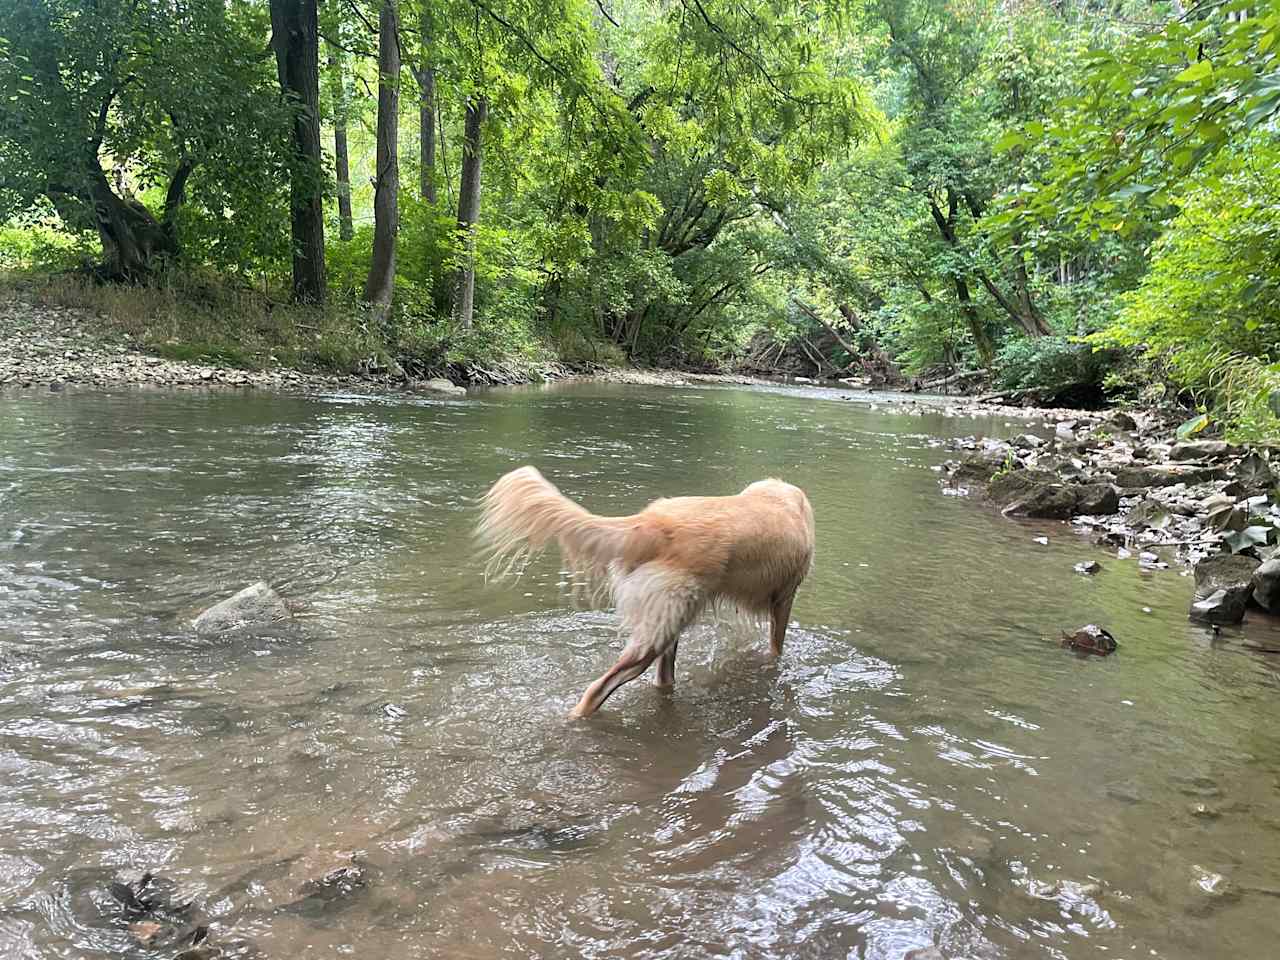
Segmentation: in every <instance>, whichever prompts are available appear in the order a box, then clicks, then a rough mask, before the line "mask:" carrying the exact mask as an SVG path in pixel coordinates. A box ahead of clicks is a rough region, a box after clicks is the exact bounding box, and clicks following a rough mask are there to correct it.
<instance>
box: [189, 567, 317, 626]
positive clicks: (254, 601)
mask: <svg viewBox="0 0 1280 960" xmlns="http://www.w3.org/2000/svg"><path fill="white" fill-rule="evenodd" d="M292 616H293V614H292V613H291V612H290V610H289V606H288V604H286V603H285V602H284V600H282V599H281V598H280V595H279V594H278V593H276V592H275V591H274V590H272V589H271V586H270V585H269V584H268V583H267V582H266V581H265V580H259V581H258V582H257V583H255V584H253V585H251V586H248V587H245V588H244V589H243V590H241V591H240V592H239V593H237V594H235V595H234V596H231V597H228V598H227V599H226V600H223V601H221V602H219V603H215V604H214V605H213V606H212V607H210V608H209V609H208V610H206V611H205V612H204V613H202V614H200V616H198V617H196V618H195V620H194V621H193V622H192V626H194V627H195V631H196V633H197V634H199V635H200V636H202V637H209V636H215V635H217V634H219V633H225V632H226V631H228V630H233V629H235V628H237V627H249V626H264V625H266V624H269V623H278V622H280V621H282V620H288V619H290V618H291V617H292Z"/></svg>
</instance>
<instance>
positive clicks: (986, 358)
mask: <svg viewBox="0 0 1280 960" xmlns="http://www.w3.org/2000/svg"><path fill="white" fill-rule="evenodd" d="M958 202H959V201H958V198H957V196H956V194H955V193H954V191H952V190H950V189H948V190H947V213H946V214H945V215H944V214H943V212H942V210H941V209H940V208H939V207H938V204H937V203H936V202H935V201H934V199H933V197H930V198H929V213H931V214H932V215H933V222H934V223H935V224H937V226H938V232H939V233H941V234H942V238H943V239H944V240H946V241H947V246H949V247H952V248H953V249H954V248H956V247H958V246H959V240H958V238H957V237H956V230H955V222H956V207H957V205H958ZM951 280H952V282H953V283H954V284H955V288H956V300H958V301H959V303H960V309H961V310H962V311H963V312H964V319H965V322H966V323H967V324H968V325H969V333H970V334H971V335H972V337H973V345H974V346H975V347H977V348H978V356H980V357H981V358H982V362H983V363H984V364H987V365H990V363H991V361H992V359H993V358H994V357H995V347H994V346H993V345H992V343H991V338H990V337H989V336H987V331H986V330H985V329H984V328H983V326H982V320H981V318H980V317H979V316H978V310H977V308H976V307H975V306H974V303H973V298H972V297H971V296H970V295H969V284H968V282H967V281H966V280H965V278H964V277H963V276H962V275H961V274H960V273H958V272H957V273H953V274H952V276H951Z"/></svg>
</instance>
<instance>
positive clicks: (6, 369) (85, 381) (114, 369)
mask: <svg viewBox="0 0 1280 960" xmlns="http://www.w3.org/2000/svg"><path fill="white" fill-rule="evenodd" d="M167 346H168V347H170V348H171V349H176V348H179V347H182V346H183V345H182V344H172V345H167ZM427 373H428V374H429V375H427V376H412V375H410V374H409V373H407V372H406V371H405V370H404V369H403V368H402V367H400V366H399V365H398V364H381V365H380V364H377V363H368V364H365V365H364V367H363V369H361V370H359V371H358V372H354V373H338V372H333V371H323V370H314V369H311V370H308V369H301V368H299V367H297V366H293V365H290V364H287V363H284V362H282V361H281V362H277V363H274V364H270V365H265V366H260V367H256V368H255V367H250V366H244V365H240V364H236V363H231V362H228V361H226V360H220V359H217V358H216V357H197V358H194V359H181V358H175V357H172V356H165V355H162V354H161V353H160V352H158V351H157V350H156V349H153V348H152V347H151V346H150V345H149V344H146V343H143V342H140V340H139V338H138V337H136V336H132V335H130V333H128V332H127V331H126V330H125V329H122V327H121V326H120V325H119V324H115V323H113V322H111V321H110V320H108V319H106V318H104V317H102V316H100V315H99V314H97V313H96V312H94V311H92V310H88V309H85V308H83V307H76V306H68V305H65V304H58V303H46V302H37V301H36V300H34V299H32V298H31V297H29V296H27V295H24V294H23V292H22V291H21V290H17V289H10V290H8V291H5V292H3V293H0V389H6V390H9V391H13V390H23V389H27V390H30V389H53V390H60V389H63V388H65V387H117V386H135V387H172V388H180V389H181V388H237V389H246V388H258V389H273V390H290V391H311V390H332V389H334V388H336V387H345V388H356V387H359V388H363V389H373V390H385V391H409V392H413V391H418V390H425V391H440V392H445V393H455V394H461V392H463V391H464V390H465V388H466V387H468V386H471V387H474V386H490V385H495V384H502V383H509V384H514V383H531V382H545V381H555V380H569V379H584V378H586V379H594V380H600V381H603V382H609V383H623V384H635V385H638V386H673V387H674V386H687V385H690V384H716V385H724V386H734V385H736V386H763V387H776V386H780V385H787V386H793V385H798V386H803V387H810V388H813V389H819V390H823V391H828V390H829V391H830V396H831V398H832V399H836V400H847V401H860V402H869V403H872V404H873V405H877V406H879V405H883V406H885V407H892V408H893V409H894V410H898V411H901V412H905V413H917V414H925V413H934V414H938V413H940V414H943V415H945V416H954V417H969V416H997V417H1003V418H1006V419H1018V420H1026V421H1044V422H1048V423H1053V422H1058V421H1063V420H1070V419H1072V418H1075V417H1079V416H1080V414H1079V412H1078V411H1073V410H1066V409H1053V408H1044V407H1024V406H1011V405H1008V404H998V403H984V402H982V401H981V400H980V399H978V398H974V397H966V396H955V395H953V396H944V395H930V394H920V393H894V392H892V391H875V392H873V391H869V390H866V389H858V388H856V387H852V386H850V385H848V384H843V383H839V382H830V383H824V382H817V381H814V380H811V379H807V378H789V379H782V378H765V377H759V376H751V375H746V374H737V373H708V372H696V371H674V370H644V369H637V368H634V367H621V366H610V365H606V364H603V363H586V362H579V363H567V362H564V361H562V360H546V361H542V362H536V363H535V362H527V363H523V364H521V365H518V366H516V365H513V366H509V367H506V368H504V369H502V370H492V369H489V368H487V367H481V368H477V369H468V368H467V367H466V366H465V365H462V366H459V367H458V368H456V369H453V370H447V371H438V372H437V371H427ZM444 373H449V374H450V376H449V377H448V378H447V379H446V378H445V377H444V376H443V374H444Z"/></svg>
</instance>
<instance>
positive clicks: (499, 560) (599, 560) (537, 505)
mask: <svg viewBox="0 0 1280 960" xmlns="http://www.w3.org/2000/svg"><path fill="white" fill-rule="evenodd" d="M481 506H482V514H481V517H480V525H479V529H478V530H477V535H478V537H479V540H480V543H481V545H482V547H483V549H484V550H485V552H486V553H487V554H488V557H489V561H488V565H487V566H486V567H485V576H486V578H488V579H501V578H502V577H505V576H508V575H511V574H517V575H518V574H519V572H520V570H522V569H523V566H524V564H525V563H526V562H527V561H528V559H529V558H530V557H531V556H533V555H534V554H536V553H539V552H540V551H542V550H544V549H545V548H546V546H547V545H548V544H549V543H551V542H552V541H553V540H554V541H555V543H556V545H557V546H558V547H559V549H560V555H561V557H562V558H563V560H564V564H565V566H566V567H567V568H568V569H569V570H570V571H571V572H572V573H573V574H574V575H575V577H576V578H577V580H578V582H577V583H576V584H575V586H576V587H577V588H583V587H586V588H588V589H589V590H590V589H593V588H598V587H601V586H606V585H607V582H608V573H609V567H610V565H611V564H612V563H613V562H614V561H615V560H618V559H620V558H621V557H622V556H623V554H624V552H625V550H626V546H627V536H628V533H629V532H630V531H631V530H632V529H633V528H634V526H635V522H634V518H632V517H599V516H596V515H595V514H594V513H590V512H589V511H587V510H585V509H583V508H582V507H580V506H578V504H576V503H574V502H573V501H572V500H570V499H569V498H568V497H566V496H565V495H564V494H562V493H561V492H560V491H559V490H557V489H556V488H555V486H554V485H553V484H552V483H551V482H550V481H548V480H547V479H546V478H545V477H544V476H543V475H542V474H541V473H539V472H538V471H537V470H536V469H534V468H533V467H520V468H519V469H518V470H512V471H511V472H510V473H508V474H506V475H505V476H503V477H501V478H500V479H499V480H498V482H497V483H495V484H494V485H493V486H492V487H490V488H489V492H488V493H486V494H485V495H484V498H483V500H482V501H481Z"/></svg>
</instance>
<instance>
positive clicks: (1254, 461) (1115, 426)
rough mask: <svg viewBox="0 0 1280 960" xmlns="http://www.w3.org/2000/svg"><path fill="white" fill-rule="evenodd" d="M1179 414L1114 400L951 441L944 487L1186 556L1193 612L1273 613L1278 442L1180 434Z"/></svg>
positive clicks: (1117, 549)
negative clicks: (1125, 407)
mask: <svg viewBox="0 0 1280 960" xmlns="http://www.w3.org/2000/svg"><path fill="white" fill-rule="evenodd" d="M1181 422H1183V421H1181V418H1180V417H1179V416H1176V415H1175V414H1174V413H1173V412H1172V411H1166V412H1161V411H1154V410H1134V411H1122V410H1117V411H1112V412H1110V413H1107V414H1079V415H1077V416H1076V417H1075V418H1073V419H1065V420H1058V422H1057V423H1056V425H1055V427H1054V430H1053V433H1052V434H1051V435H1049V436H1045V435H1043V433H1026V434H1022V435H1020V436H1017V437H1015V438H1014V439H1013V440H1002V439H993V438H989V437H976V436H974V437H966V438H962V439H960V440H956V441H952V442H951V443H950V444H949V446H950V448H951V449H953V450H955V451H956V452H958V453H960V454H961V456H960V457H959V458H956V459H952V460H948V461H947V462H946V463H945V464H943V466H942V468H941V469H942V472H943V474H944V478H943V480H942V486H943V491H944V492H945V493H948V494H951V495H961V496H967V495H973V496H975V497H976V498H979V499H982V500H985V501H986V502H988V503H990V504H991V505H993V506H994V507H996V508H998V509H1000V510H1001V512H1002V513H1003V514H1004V515H1006V516H1009V517H1014V518H1026V519H1039V520H1058V521H1064V522H1067V523H1069V524H1070V525H1071V528H1073V529H1074V530H1075V531H1076V532H1077V533H1078V534H1080V535H1082V536H1085V537H1088V538H1090V539H1091V540H1092V541H1093V542H1094V543H1095V544H1097V545H1098V546H1100V547H1104V548H1107V549H1108V550H1111V551H1113V556H1115V557H1116V558H1117V559H1120V560H1129V559H1133V558H1135V556H1136V559H1137V562H1138V564H1139V566H1140V567H1141V568H1143V569H1146V570H1150V571H1154V570H1159V569H1162V568H1167V567H1169V566H1170V565H1171V564H1179V563H1181V564H1187V565H1189V566H1191V567H1192V568H1193V569H1194V572H1195V577H1196V593H1195V597H1194V599H1193V601H1192V607H1191V610H1190V614H1191V616H1192V617H1193V618H1194V619H1198V620H1203V621H1206V622H1210V623H1238V622H1240V620H1241V619H1243V617H1244V616H1245V613H1246V610H1247V609H1248V608H1249V607H1250V606H1253V607H1256V608H1260V609H1263V610H1266V611H1268V612H1270V613H1280V560H1273V559H1272V556H1273V555H1274V554H1276V553H1277V552H1280V551H1278V550H1277V547H1276V544H1277V538H1278V534H1280V497H1278V496H1277V477H1278V474H1280V446H1274V445H1269V444H1256V445H1239V444H1232V443H1228V442H1226V441H1224V440H1217V439H1193V438H1186V439H1184V438H1180V437H1179V436H1178V429H1179V425H1180V423H1181ZM1046 432H1047V431H1046ZM1099 569H1100V567H1099V565H1097V564H1092V563H1090V564H1082V565H1080V566H1078V567H1077V572H1078V573H1082V574H1086V575H1091V574H1094V573H1096V572H1098V570H1099Z"/></svg>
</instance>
